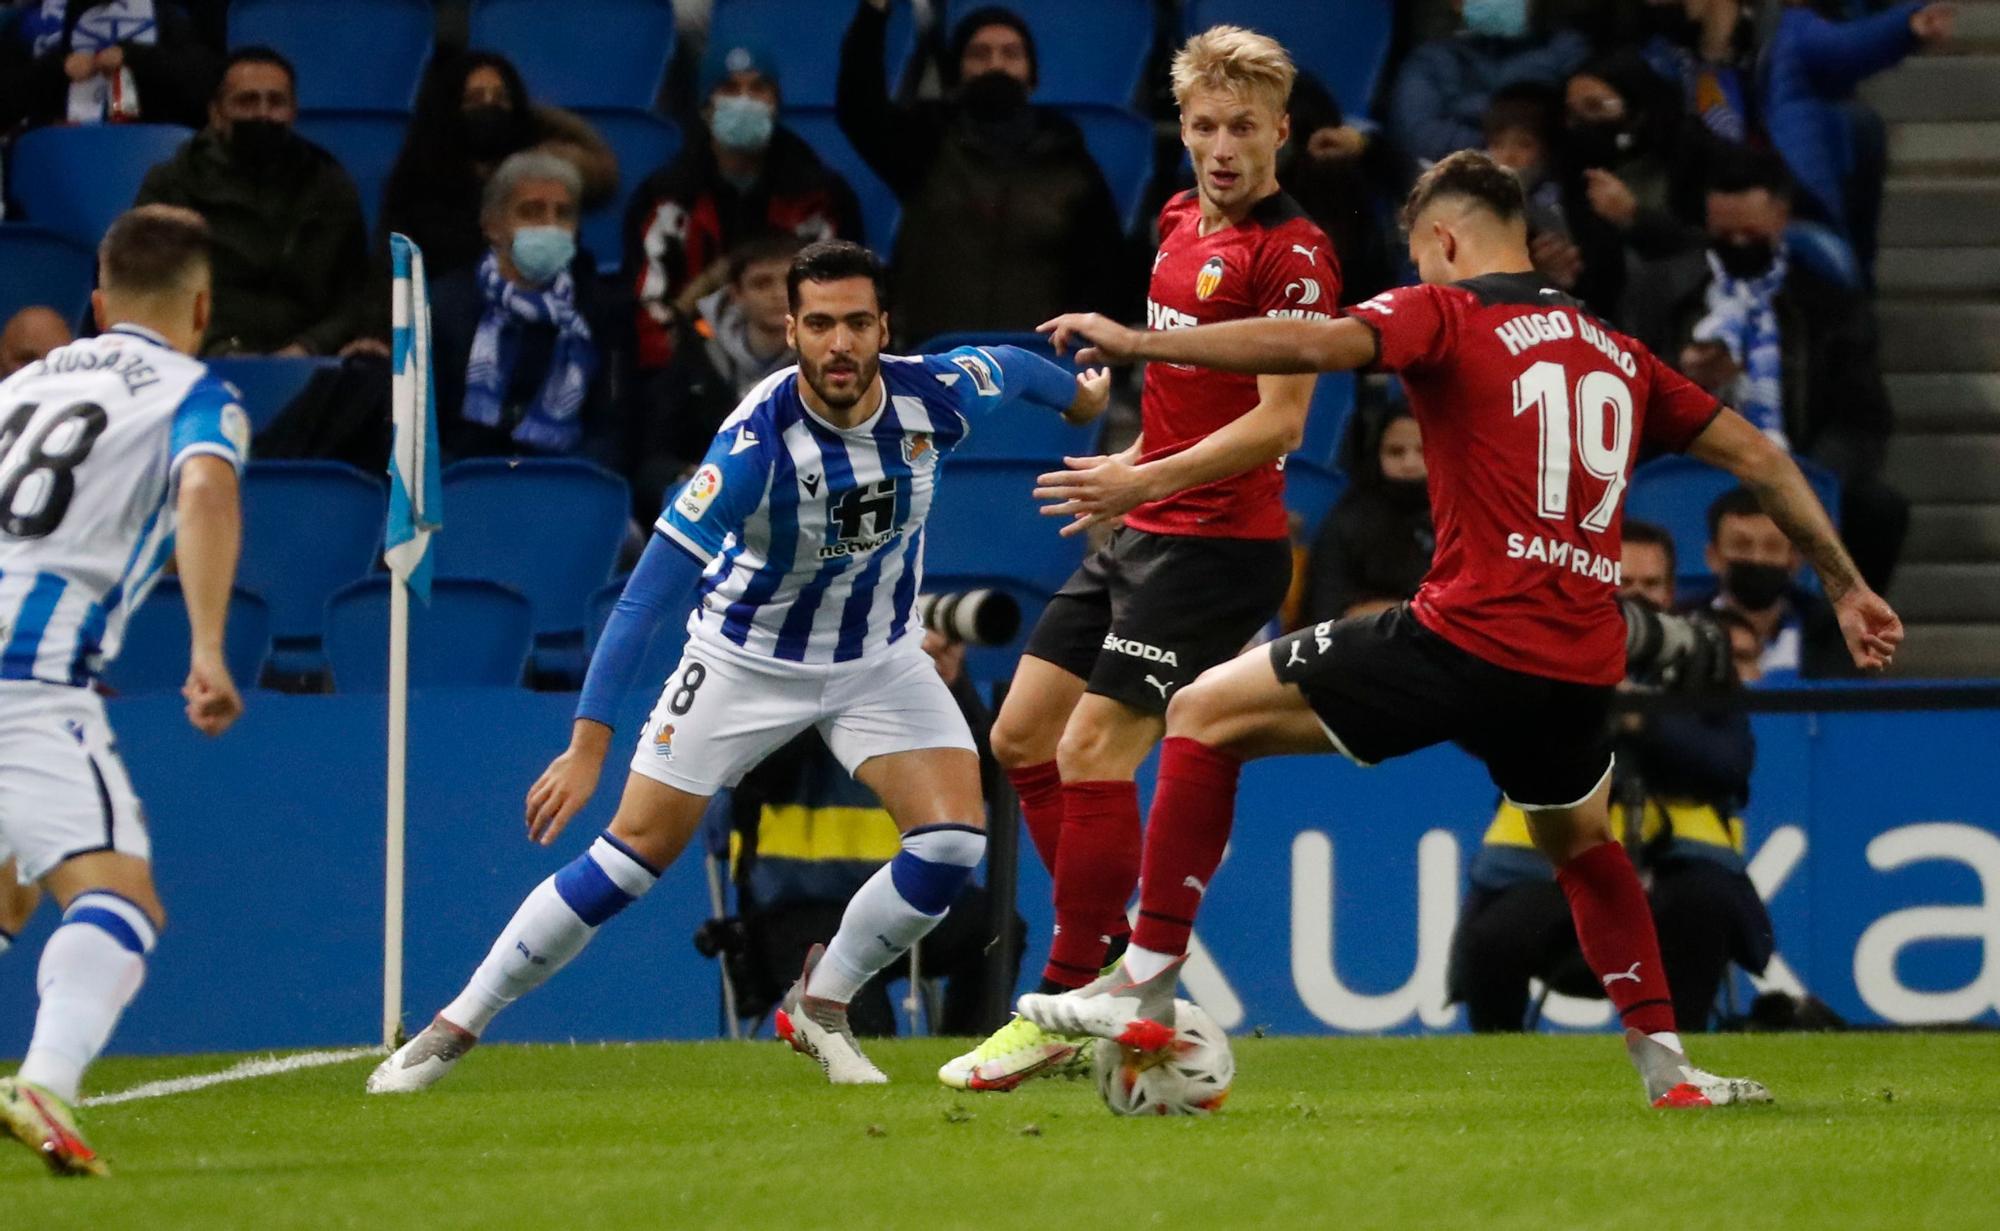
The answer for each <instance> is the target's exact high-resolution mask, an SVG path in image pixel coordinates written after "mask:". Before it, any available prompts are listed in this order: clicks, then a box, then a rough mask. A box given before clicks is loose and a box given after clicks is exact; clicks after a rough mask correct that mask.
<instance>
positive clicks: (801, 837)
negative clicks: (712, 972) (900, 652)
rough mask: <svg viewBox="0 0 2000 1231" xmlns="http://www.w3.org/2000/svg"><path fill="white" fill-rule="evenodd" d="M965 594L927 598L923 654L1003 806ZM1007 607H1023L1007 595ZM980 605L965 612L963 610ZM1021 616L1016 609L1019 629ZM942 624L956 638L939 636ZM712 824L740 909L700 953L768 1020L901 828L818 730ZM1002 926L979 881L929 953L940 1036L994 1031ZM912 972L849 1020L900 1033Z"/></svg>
mask: <svg viewBox="0 0 2000 1231" xmlns="http://www.w3.org/2000/svg"><path fill="white" fill-rule="evenodd" d="M953 597H956V596H947V597H946V598H943V599H939V600H935V601H933V600H929V599H928V598H927V599H925V600H920V602H921V606H920V609H919V610H920V613H921V614H922V616H923V617H924V620H925V624H926V631H925V633H924V649H925V650H926V651H928V652H929V653H930V655H931V657H932V659H933V660H934V661H935V662H936V663H937V668H938V674H939V675H941V676H943V677H944V681H945V683H946V684H947V685H948V686H949V687H950V689H951V693H952V696H953V697H954V698H956V699H957V701H958V705H959V708H960V710H961V711H963V712H964V714H965V718H966V723H967V725H969V726H970V727H971V728H972V736H973V741H974V742H975V743H976V744H977V745H978V747H979V761H980V777H981V786H982V789H983V790H984V793H985V796H986V798H987V799H988V800H991V799H993V798H994V788H995V786H996V784H997V783H998V782H999V770H998V767H997V766H996V764H995V762H994V760H993V754H992V750H991V748H990V745H989V742H988V733H989V732H990V731H991V729H992V726H993V716H992V714H991V713H990V712H989V711H988V710H987V708H986V705H985V703H984V702H983V701H981V699H980V697H979V692H978V689H977V687H976V686H975V685H974V684H973V682H972V680H971V678H970V677H969V676H968V675H967V674H966V671H965V649H966V642H965V641H964V640H963V639H961V637H962V636H963V635H966V634H975V633H976V632H979V631H984V630H983V629H975V628H974V627H973V626H972V625H971V623H970V622H965V623H964V624H963V625H962V626H960V625H955V624H953V623H952V621H951V616H952V614H953V613H952V610H951V609H952V607H953V605H954V604H953V602H952V599H953ZM1001 602H1002V604H1003V605H1007V606H1011V603H1010V602H1009V601H1008V600H1006V599H1004V598H1002V600H1001ZM974 605H975V604H968V603H965V602H960V603H958V604H957V606H958V607H959V608H960V609H961V610H964V609H966V608H967V607H968V606H974ZM967 614H981V613H978V612H976V611H972V612H968V613H967ZM985 614H987V616H988V618H989V619H990V618H993V617H992V615H991V613H990V612H989V613H985ZM940 615H942V617H943V618H942V619H941V618H940ZM1019 620H1020V616H1019V610H1018V608H1016V609H1014V611H1013V622H1014V625H1015V626H1016V627H1018V625H1019ZM939 625H943V626H945V627H946V628H948V629H950V630H951V632H950V634H948V633H947V632H941V631H937V627H938V626H939ZM1011 635H1012V634H1011V632H1009V634H1008V636H1011ZM1000 639H1001V640H1006V639H1007V638H1006V637H1002V638H1000ZM989 807H990V805H989ZM704 828H705V834H704V837H705V840H706V841H707V842H708V845H709V849H710V851H711V852H712V853H714V854H717V855H722V854H723V853H724V852H727V856H728V859H729V864H730V868H731V878H730V879H731V880H732V882H733V883H734V884H735V886H736V911H737V914H736V915H735V916H732V917H730V918H728V919H722V920H711V921H709V922H708V923H706V924H704V925H703V926H702V928H701V930H700V931H699V932H697V933H696V936H695V947H696V948H698V949H700V950H701V951H702V952H703V953H704V954H705V955H707V956H710V957H715V956H718V955H719V956H721V957H722V959H723V960H724V962H725V963H726V964H727V970H728V974H729V978H730V981H731V983H732V984H733V986H734V988H735V992H736V1007H737V1012H738V1013H739V1014H740V1015H741V1016H745V1017H760V1016H762V1015H763V1014H764V1013H765V1012H766V1011H768V1010H769V1008H770V1007H771V1006H773V1005H775V1004H776V1003H777V1001H778V998H779V997H780V996H781V995H783V993H784V990H785V987H786V986H787V985H788V984H789V983H790V982H791V981H792V980H793V979H794V978H796V977H797V975H798V971H799V968H800V966H801V965H802V964H803V963H804V961H805V957H806V951H807V950H808V949H810V948H811V947H812V946H813V945H814V944H815V943H817V942H821V941H824V940H825V939H826V938H827V937H828V936H831V935H832V934H833V932H834V930H835V929H836V928H837V927H838V926H839V924H840V917H841V912H842V911H843V910H844V909H845V907H846V905H847V900H848V898H849V897H851V896H853V894H854V891H855V890H857V889H859V888H860V887H861V885H862V883H863V882H865V881H866V880H867V879H868V878H869V877H870V876H872V875H874V874H875V872H876V870H877V869H879V868H880V867H881V866H882V864H883V863H884V862H885V861H886V860H887V859H888V858H889V857H890V856H892V855H894V854H895V852H896V850H897V833H896V826H895V823H894V822H893V821H892V820H890V818H889V813H888V811H887V809H885V808H883V807H882V805H881V802H880V801H879V800H877V799H876V798H875V796H874V795H873V794H871V793H870V792H869V790H868V788H866V787H864V786H862V785H861V784H860V783H859V782H856V781H855V780H854V778H853V777H852V776H850V775H849V774H848V773H847V772H846V771H845V770H843V769H842V768H841V766H840V763H839V762H838V761H836V760H835V759H834V757H833V754H832V753H831V752H829V751H828V750H827V747H826V744H825V743H824V742H823V741H822V740H821V739H820V736H819V734H818V732H816V731H813V730H807V731H804V732H802V733H800V735H799V736H798V737H797V738H796V739H794V740H793V741H792V742H791V743H789V744H787V745H785V747H784V748H782V749H780V750H779V751H778V752H777V753H775V754H774V755H773V756H772V757H771V758H770V759H769V760H767V761H765V762H764V763H763V764H762V765H760V766H758V767H757V768H756V769H754V770H752V771H751V772H750V774H749V775H748V776H747V777H745V778H744V779H743V781H742V783H741V784H739V785H738V786H737V787H736V789H735V791H734V792H733V793H727V794H724V795H719V796H717V798H716V802H715V804H714V805H713V806H711V807H710V809H709V812H708V816H707V818H706V821H705V826H704ZM990 919H991V910H990V903H989V899H988V897H987V892H986V888H985V886H984V885H982V884H980V883H979V882H977V881H974V882H971V883H968V884H967V886H966V888H965V891H964V892H963V893H961V894H960V895H959V898H958V900H957V901H955V902H953V903H952V905H951V907H950V909H949V910H948V911H947V912H946V914H945V917H944V920H943V922H941V923H939V924H938V926H937V928H936V929H935V930H934V931H932V932H931V933H930V934H929V935H928V936H926V937H925V938H924V940H923V943H922V946H921V947H920V948H919V950H918V951H917V952H918V962H919V963H920V967H921V973H922V974H923V976H924V977H926V978H942V979H944V980H945V981H946V982H945V993H944V1004H943V1012H942V1014H941V1016H940V1018H939V1020H938V1021H936V1022H935V1023H934V1027H935V1029H936V1030H937V1031H938V1032H939V1033H942V1034H979V1033H983V1032H984V1031H986V1030H988V1029H990V1028H991V1027H992V1026H993V1025H994V1024H995V1023H993V1022H990V1021H985V1020H982V1019H981V1017H980V1012H981V999H982V994H983V992H984V989H985V986H986V982H987V963H988V961H989V960H990V958H989V951H990V950H992V949H994V948H996V946H995V945H994V944H993V943H992V942H993V940H994V937H993V936H992V935H991V934H990V932H991V927H990ZM1012 926H1013V927H1014V929H1015V943H1014V945H1013V947H1012V951H1013V953H1014V954H1015V955H1016V956H1015V959H1014V967H1015V968H1014V969H1013V970H1009V971H1007V972H1006V976H1007V986H1008V987H1012V986H1013V985H1014V982H1015V981H1016V978H1017V976H1018V975H1019V967H1020V959H1019V954H1020V952H1021V946H1022V941H1024V940H1025V939H1026V932H1027V925H1026V924H1025V923H1024V922H1023V921H1022V920H1021V919H1020V918H1019V917H1018V916H1016V917H1015V918H1014V919H1013V921H1012ZM908 975H909V964H908V961H907V959H903V960H899V961H897V962H896V963H895V964H893V965H891V966H890V967H889V968H888V969H886V970H884V971H883V972H882V973H881V974H879V975H878V976H876V977H875V978H874V979H872V980H870V981H869V982H868V983H867V984H866V985H865V986H864V987H863V988H862V989H861V991H860V993H859V994H857V995H856V996H855V998H854V1000H853V1001H852V1002H851V1004H850V1005H849V1007H848V1020H849V1023H850V1024H851V1026H852V1027H853V1029H854V1032H855V1033H856V1034H857V1035H860V1036H862V1037H871V1036H881V1035H893V1034H895V1033H896V1016H895V1009H894V1007H893V1006H892V1005H891V1003H890V1000H889V993H888V985H889V984H890V983H891V982H892V981H894V980H896V979H902V978H907V977H908Z"/></svg>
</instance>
